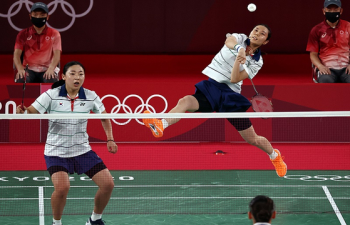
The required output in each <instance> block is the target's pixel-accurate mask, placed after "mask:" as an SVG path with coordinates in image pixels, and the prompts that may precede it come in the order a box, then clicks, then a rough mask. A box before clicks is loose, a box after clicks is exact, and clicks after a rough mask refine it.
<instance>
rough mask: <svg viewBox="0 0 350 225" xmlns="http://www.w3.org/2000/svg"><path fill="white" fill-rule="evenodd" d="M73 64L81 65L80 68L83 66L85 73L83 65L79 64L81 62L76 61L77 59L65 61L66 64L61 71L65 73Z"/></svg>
mask: <svg viewBox="0 0 350 225" xmlns="http://www.w3.org/2000/svg"><path fill="white" fill-rule="evenodd" d="M75 65H79V66H81V68H83V70H84V73H85V67H84V66H83V64H81V63H80V62H78V61H71V62H68V63H66V65H64V67H63V71H62V73H63V74H64V75H66V72H67V71H68V69H69V67H71V66H75Z"/></svg>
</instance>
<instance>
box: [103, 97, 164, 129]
mask: <svg viewBox="0 0 350 225" xmlns="http://www.w3.org/2000/svg"><path fill="white" fill-rule="evenodd" d="M109 97H110V98H114V99H115V100H116V101H117V105H115V106H114V107H113V108H112V110H111V113H118V112H119V111H120V109H123V110H124V112H125V113H129V114H137V113H138V114H140V113H143V111H144V110H146V109H147V110H148V111H150V112H152V113H156V110H155V108H154V107H153V106H152V105H150V104H149V101H150V100H151V99H152V98H155V97H159V98H161V99H162V100H163V101H164V103H165V106H164V109H163V111H161V112H160V113H165V112H166V110H167V108H168V101H167V100H166V98H165V97H164V96H162V95H158V94H155V95H151V96H150V97H149V98H148V99H147V100H146V103H145V102H144V101H143V99H142V98H141V97H140V96H138V95H134V94H132V95H128V96H127V97H126V98H125V99H124V100H123V102H121V101H120V100H119V98H118V97H117V96H115V95H105V96H103V97H102V98H101V101H103V100H104V99H106V98H109ZM132 97H134V98H138V99H139V100H140V102H141V104H140V105H138V106H137V107H136V108H135V111H132V109H131V107H130V106H128V105H127V104H126V101H127V100H128V99H129V98H132ZM135 120H136V121H137V122H138V123H139V124H141V125H144V123H143V122H141V121H140V120H139V119H135ZM112 121H113V122H114V123H115V124H118V125H126V124H128V123H129V122H130V121H131V119H128V120H127V121H126V122H124V123H120V122H117V121H116V120H115V119H112Z"/></svg>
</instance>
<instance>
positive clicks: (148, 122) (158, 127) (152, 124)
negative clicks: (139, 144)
mask: <svg viewBox="0 0 350 225" xmlns="http://www.w3.org/2000/svg"><path fill="white" fill-rule="evenodd" d="M143 113H151V112H150V111H148V110H146V111H144V112H143ZM142 122H143V123H144V124H145V126H146V127H149V128H150V129H151V131H152V134H153V136H154V137H156V138H159V137H162V136H163V131H164V128H163V123H162V121H161V120H158V119H155V118H145V119H142Z"/></svg>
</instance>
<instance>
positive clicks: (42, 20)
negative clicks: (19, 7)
mask: <svg viewBox="0 0 350 225" xmlns="http://www.w3.org/2000/svg"><path fill="white" fill-rule="evenodd" d="M46 19H47V17H44V18H35V17H32V24H33V25H34V26H36V27H38V28H41V27H43V26H44V25H45V23H46Z"/></svg>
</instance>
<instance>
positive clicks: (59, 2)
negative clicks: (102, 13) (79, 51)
mask: <svg viewBox="0 0 350 225" xmlns="http://www.w3.org/2000/svg"><path fill="white" fill-rule="evenodd" d="M23 4H24V5H25V7H26V8H27V10H28V12H30V9H31V7H32V5H33V2H32V1H29V0H18V1H17V2H15V3H13V4H12V5H11V7H10V8H9V10H8V11H7V14H2V13H0V17H4V18H7V20H8V22H9V24H10V25H11V27H12V28H13V29H15V30H17V31H21V30H22V28H19V27H17V26H16V25H14V24H13V22H12V19H11V18H12V17H13V16H15V15H17V13H18V12H19V11H20V10H21V9H22V5H23ZM93 4H94V0H90V3H89V7H88V9H87V10H86V11H85V12H83V13H81V14H76V12H75V9H74V8H73V6H72V5H71V4H70V3H68V2H66V1H65V0H54V1H52V2H50V3H49V4H48V5H47V7H48V8H50V7H51V6H53V8H52V9H51V10H50V13H49V14H50V15H52V14H53V13H54V12H55V11H56V9H57V6H58V5H61V8H62V10H63V12H64V13H65V14H67V15H68V16H70V17H72V20H71V22H70V23H69V24H68V26H66V27H64V28H55V27H52V26H50V25H49V23H48V22H47V25H48V26H49V27H51V28H54V29H56V30H57V31H59V32H63V31H66V30H68V29H70V28H71V27H72V26H73V24H74V22H75V19H76V18H80V17H83V16H85V15H87V14H88V13H89V12H90V11H91V9H92V6H93ZM17 5H18V7H17V9H16V10H14V8H15V7H16V6H17ZM66 7H68V8H69V10H70V11H68V10H67V8H66Z"/></svg>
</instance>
